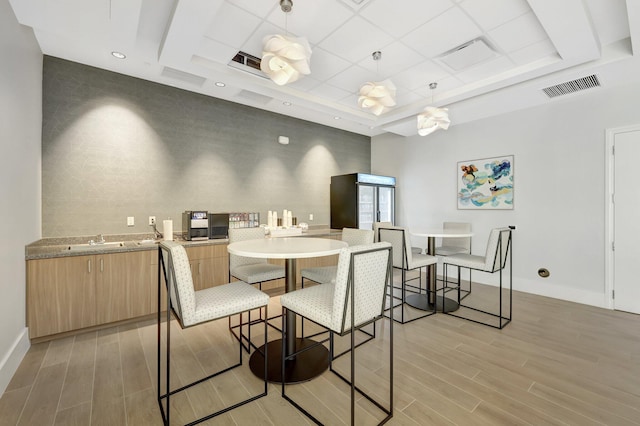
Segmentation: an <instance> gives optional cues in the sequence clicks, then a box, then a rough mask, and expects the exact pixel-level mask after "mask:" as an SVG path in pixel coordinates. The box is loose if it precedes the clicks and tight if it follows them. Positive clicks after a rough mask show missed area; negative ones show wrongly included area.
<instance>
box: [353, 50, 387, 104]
mask: <svg viewBox="0 0 640 426" xmlns="http://www.w3.org/2000/svg"><path fill="white" fill-rule="evenodd" d="M381 57H382V53H381V52H379V51H377V52H373V60H374V61H378V60H379V59H380V58H381ZM395 97H396V86H395V85H394V84H393V83H392V82H391V80H384V81H374V82H367V83H365V84H364V85H363V86H362V87H361V88H360V96H359V97H358V105H359V106H360V108H363V109H368V110H369V111H371V112H372V113H373V114H375V115H380V114H382V113H383V112H386V111H388V110H389V108H391V107H393V106H395V105H396V100H395Z"/></svg>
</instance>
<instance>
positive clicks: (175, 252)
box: [158, 241, 196, 327]
mask: <svg viewBox="0 0 640 426" xmlns="http://www.w3.org/2000/svg"><path fill="white" fill-rule="evenodd" d="M158 253H159V258H160V260H161V266H162V270H163V273H164V278H165V282H166V284H167V291H168V292H169V297H170V299H169V300H170V302H171V307H172V308H173V311H174V313H175V315H176V316H177V317H178V319H179V320H180V323H181V324H182V325H183V326H184V327H186V326H189V325H192V324H194V323H195V318H194V314H195V310H196V295H195V290H194V288H193V279H192V277H191V265H189V258H188V257H187V251H186V250H185V249H184V247H183V246H181V245H180V244H178V243H176V242H175V241H162V242H161V243H160V246H159V251H158Z"/></svg>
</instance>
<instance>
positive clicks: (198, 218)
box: [182, 210, 209, 241]
mask: <svg viewBox="0 0 640 426" xmlns="http://www.w3.org/2000/svg"><path fill="white" fill-rule="evenodd" d="M182 238H184V239H185V240H187V241H198V240H208V239H209V213H208V212H206V211H202V210H198V211H195V210H187V211H185V212H184V213H182Z"/></svg>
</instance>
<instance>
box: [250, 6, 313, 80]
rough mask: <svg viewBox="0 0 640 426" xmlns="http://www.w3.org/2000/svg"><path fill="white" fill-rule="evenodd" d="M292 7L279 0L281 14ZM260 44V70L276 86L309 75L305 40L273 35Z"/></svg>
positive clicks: (309, 69) (309, 50)
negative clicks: (261, 45)
mask: <svg viewBox="0 0 640 426" xmlns="http://www.w3.org/2000/svg"><path fill="white" fill-rule="evenodd" d="M292 6H293V2H292V1H291V0H280V8H281V9H282V11H283V12H285V13H289V12H290V11H291V7H292ZM285 19H286V15H285ZM285 22H286V21H285ZM285 25H286V24H285ZM262 43H263V47H262V61H261V62H260V69H261V70H262V72H264V73H265V74H267V75H268V76H269V78H270V79H271V80H273V82H274V83H276V84H277V85H279V86H283V85H285V84H287V83H293V82H294V81H296V80H298V79H299V78H300V77H301V76H302V75H309V74H311V68H310V66H309V62H310V60H311V47H310V46H309V42H308V41H307V39H306V38H304V37H290V36H288V35H280V34H273V35H268V36H266V37H265V38H264V40H263V41H262Z"/></svg>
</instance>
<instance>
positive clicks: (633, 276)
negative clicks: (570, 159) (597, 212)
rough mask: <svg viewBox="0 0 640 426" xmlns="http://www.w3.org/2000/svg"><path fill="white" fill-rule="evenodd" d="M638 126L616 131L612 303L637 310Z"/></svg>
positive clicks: (639, 228)
mask: <svg viewBox="0 0 640 426" xmlns="http://www.w3.org/2000/svg"><path fill="white" fill-rule="evenodd" d="M638 158H640V130H636V131H628V132H621V133H617V134H615V138H614V155H613V163H614V165H613V194H614V201H613V243H614V245H613V290H614V293H613V294H614V296H613V307H614V309H616V310H621V311H627V312H633V313H637V314H640V281H638V259H640V245H638V237H639V236H640V220H638V218H640V199H639V198H638V194H639V193H638V170H637V166H638V162H637V160H638Z"/></svg>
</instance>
